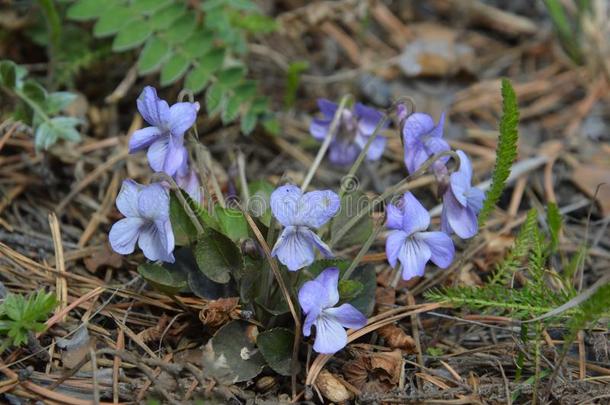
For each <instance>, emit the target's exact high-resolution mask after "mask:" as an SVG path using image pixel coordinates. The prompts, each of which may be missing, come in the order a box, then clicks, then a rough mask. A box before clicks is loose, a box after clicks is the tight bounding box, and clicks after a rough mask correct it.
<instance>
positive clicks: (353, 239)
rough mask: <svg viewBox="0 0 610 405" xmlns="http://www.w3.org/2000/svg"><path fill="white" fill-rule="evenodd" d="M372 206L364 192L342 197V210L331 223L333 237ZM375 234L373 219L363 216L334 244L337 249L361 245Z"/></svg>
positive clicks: (355, 192) (354, 192)
mask: <svg viewBox="0 0 610 405" xmlns="http://www.w3.org/2000/svg"><path fill="white" fill-rule="evenodd" d="M370 204H371V202H370V200H369V198H368V197H367V196H366V194H364V193H363V192H362V191H359V190H356V191H353V192H351V193H346V194H344V195H343V196H342V197H341V208H340V209H339V213H338V214H337V215H336V216H335V217H334V218H333V219H332V221H331V223H330V232H331V235H332V236H333V240H334V235H336V234H337V233H338V232H339V230H341V229H342V228H343V227H344V226H345V224H347V223H348V222H349V221H350V220H351V219H352V218H354V217H355V216H358V215H360V214H361V213H362V212H363V211H365V210H367V209H368V207H369V205H370ZM372 232H373V218H372V217H371V216H370V215H363V216H361V217H360V219H359V220H358V222H356V224H355V225H354V226H353V227H352V228H351V229H350V231H349V232H347V233H346V234H345V235H343V236H342V237H341V238H340V239H339V240H337V241H336V242H335V244H334V246H336V247H337V248H339V249H341V248H345V247H348V246H354V245H361V244H362V243H364V242H365V241H366V240H367V239H368V238H369V236H370V235H371V233H372Z"/></svg>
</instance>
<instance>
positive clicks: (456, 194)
mask: <svg viewBox="0 0 610 405" xmlns="http://www.w3.org/2000/svg"><path fill="white" fill-rule="evenodd" d="M457 154H458V155H459V156H460V169H459V170H458V171H456V172H454V173H452V174H451V176H450V177H449V187H447V190H446V191H445V194H444V195H443V211H442V213H441V229H442V230H443V231H444V232H447V233H451V232H455V233H456V234H457V235H458V236H459V237H460V238H462V239H468V238H471V237H473V236H474V235H475V234H476V233H477V231H478V230H479V224H478V221H477V215H478V213H479V211H480V210H481V208H482V207H483V199H484V198H485V193H483V191H481V190H480V189H478V188H476V187H473V186H472V185H471V183H472V165H471V163H470V160H469V159H468V156H466V154H465V153H464V152H463V151H461V150H458V151H457Z"/></svg>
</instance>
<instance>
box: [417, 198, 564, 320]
mask: <svg viewBox="0 0 610 405" xmlns="http://www.w3.org/2000/svg"><path fill="white" fill-rule="evenodd" d="M554 210H555V208H553V207H552V206H549V207H548V212H549V214H547V217H548V218H547V220H548V222H549V235H548V236H547V235H546V234H545V233H544V232H542V231H541V230H540V229H539V227H538V220H537V212H536V210H534V209H532V210H530V211H529V212H528V213H527V217H526V219H525V222H524V223H523V225H522V227H521V229H520V231H519V234H518V235H517V237H516V239H515V242H514V244H513V246H512V248H511V249H510V250H509V252H508V253H507V254H506V256H505V258H504V259H503V260H502V261H501V262H500V263H499V264H498V265H497V266H496V269H495V271H494V274H493V275H492V277H491V279H490V281H489V283H488V284H487V285H485V286H483V287H480V288H477V287H454V288H447V289H444V290H442V291H439V290H435V291H431V292H428V293H427V294H426V296H427V298H429V299H432V300H435V301H445V302H450V303H452V304H453V305H456V306H465V307H468V308H473V309H477V310H484V311H496V312H500V313H502V314H507V315H510V316H511V317H513V318H516V319H530V318H533V317H536V316H539V315H543V314H545V313H547V312H549V311H551V310H553V309H555V308H557V307H558V306H561V305H563V304H564V303H566V302H567V301H569V300H570V299H571V298H572V297H574V296H575V295H576V290H575V289H574V287H573V286H572V285H571V283H570V282H565V281H564V280H563V279H561V278H559V277H557V274H556V273H555V272H553V271H550V270H548V262H549V258H550V256H551V255H552V254H553V253H554V251H555V246H556V245H555V243H554V242H553V241H554V240H556V239H557V237H558V236H557V235H558V233H559V229H560V224H561V217H560V216H559V217H558V215H559V213H558V212H554ZM551 224H552V225H551ZM518 271H523V275H524V276H525V277H526V281H525V282H524V283H523V285H522V286H520V288H517V287H511V286H512V285H513V284H514V281H513V279H514V275H515V273H516V272H518ZM550 277H553V278H554V280H555V281H556V282H557V283H558V284H559V285H560V288H552V287H551V285H552V284H551V283H549V278H550ZM568 313H572V312H568Z"/></svg>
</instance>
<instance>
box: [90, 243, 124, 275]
mask: <svg viewBox="0 0 610 405" xmlns="http://www.w3.org/2000/svg"><path fill="white" fill-rule="evenodd" d="M83 261H84V262H85V267H86V268H87V270H89V271H90V272H91V273H95V272H96V271H98V270H99V269H100V268H101V267H105V266H108V267H112V268H113V269H120V268H121V266H122V265H123V256H121V255H119V254H117V253H115V252H114V251H113V250H111V249H110V246H109V245H108V244H106V243H105V244H104V245H103V246H102V247H101V248H100V249H99V250H96V251H95V252H93V253H92V254H91V256H89V257H87V258H85V260H83Z"/></svg>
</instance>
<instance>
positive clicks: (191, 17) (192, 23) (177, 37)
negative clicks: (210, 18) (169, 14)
mask: <svg viewBox="0 0 610 405" xmlns="http://www.w3.org/2000/svg"><path fill="white" fill-rule="evenodd" d="M196 26H197V17H196V16H195V14H194V13H187V14H185V15H183V16H182V17H180V18H178V20H176V21H175V22H174V23H173V24H172V28H171V29H170V30H168V31H166V32H164V33H163V39H164V40H166V41H167V42H169V43H170V44H172V45H175V44H182V43H184V42H185V41H186V40H187V39H188V38H189V37H190V36H191V34H193V31H195V27H196Z"/></svg>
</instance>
